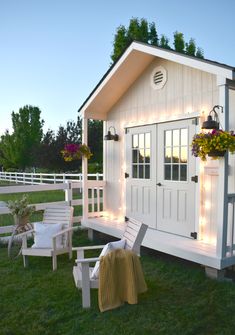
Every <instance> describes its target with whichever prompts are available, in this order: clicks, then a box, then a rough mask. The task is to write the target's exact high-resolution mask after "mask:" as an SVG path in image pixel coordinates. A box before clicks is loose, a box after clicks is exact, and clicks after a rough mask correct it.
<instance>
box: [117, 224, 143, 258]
mask: <svg viewBox="0 0 235 335" xmlns="http://www.w3.org/2000/svg"><path fill="white" fill-rule="evenodd" d="M147 229H148V226H147V225H146V224H144V223H142V222H139V221H137V220H135V219H132V218H129V219H128V221H127V225H126V229H125V231H124V233H123V236H122V238H124V239H125V240H126V247H125V249H129V250H133V251H134V252H136V253H137V254H138V255H139V254H140V246H141V243H142V241H143V239H144V236H145V233H146V231H147Z"/></svg>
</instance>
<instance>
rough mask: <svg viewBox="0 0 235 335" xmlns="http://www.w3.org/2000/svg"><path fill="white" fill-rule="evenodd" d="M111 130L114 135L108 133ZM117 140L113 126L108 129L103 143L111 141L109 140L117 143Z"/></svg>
mask: <svg viewBox="0 0 235 335" xmlns="http://www.w3.org/2000/svg"><path fill="white" fill-rule="evenodd" d="M111 128H113V130H114V134H111V131H110V129H111ZM118 139H119V136H118V134H116V129H115V128H114V127H113V126H111V127H109V130H108V133H107V135H105V137H104V140H105V141H111V140H114V141H118Z"/></svg>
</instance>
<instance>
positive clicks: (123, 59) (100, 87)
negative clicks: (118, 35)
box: [80, 43, 134, 114]
mask: <svg viewBox="0 0 235 335" xmlns="http://www.w3.org/2000/svg"><path fill="white" fill-rule="evenodd" d="M133 50H134V48H133V43H132V44H131V45H130V46H129V48H127V50H126V51H125V52H124V53H123V54H122V56H121V57H120V58H119V60H118V61H117V63H115V64H114V66H113V68H111V69H110V70H108V72H107V75H105V78H104V79H103V80H102V79H101V82H100V84H98V86H97V87H96V88H95V89H94V92H93V94H92V95H91V96H90V98H89V99H88V100H87V102H86V103H85V105H84V106H83V107H82V108H81V110H80V112H81V113H82V114H83V112H84V110H86V108H87V105H89V104H90V103H91V102H92V100H94V99H95V97H96V96H97V95H98V93H99V92H100V91H101V90H102V88H103V87H104V86H105V84H106V83H107V82H108V81H109V79H110V78H111V77H112V76H113V75H114V74H115V72H117V70H118V69H119V67H120V66H121V64H122V63H123V62H124V61H125V59H126V58H127V57H128V55H129V54H130V53H131V52H132V51H133Z"/></svg>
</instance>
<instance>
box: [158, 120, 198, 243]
mask: <svg viewBox="0 0 235 335" xmlns="http://www.w3.org/2000/svg"><path fill="white" fill-rule="evenodd" d="M194 134H195V125H194V124H193V122H192V120H191V119H190V120H183V121H177V122H169V123H162V124H159V125H158V141H157V144H158V169H157V171H158V172H157V176H158V177H157V183H158V184H157V185H159V186H157V229H159V230H163V231H166V232H170V233H174V234H178V235H183V236H187V237H190V234H191V232H194V231H195V183H194V182H192V181H191V176H193V175H194V174H195V158H194V157H193V156H192V155H191V153H190V143H191V139H192V137H193V135H194Z"/></svg>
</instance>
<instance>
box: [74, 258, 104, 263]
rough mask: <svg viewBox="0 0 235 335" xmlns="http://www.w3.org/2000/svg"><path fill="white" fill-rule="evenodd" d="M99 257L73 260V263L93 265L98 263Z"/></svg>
mask: <svg viewBox="0 0 235 335" xmlns="http://www.w3.org/2000/svg"><path fill="white" fill-rule="evenodd" d="M99 260H100V258H99V257H93V258H83V259H75V263H77V264H78V263H94V262H97V261H99Z"/></svg>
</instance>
